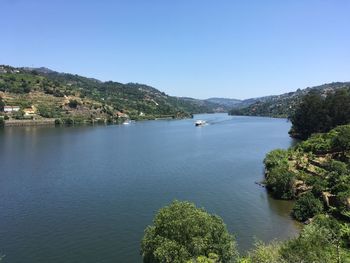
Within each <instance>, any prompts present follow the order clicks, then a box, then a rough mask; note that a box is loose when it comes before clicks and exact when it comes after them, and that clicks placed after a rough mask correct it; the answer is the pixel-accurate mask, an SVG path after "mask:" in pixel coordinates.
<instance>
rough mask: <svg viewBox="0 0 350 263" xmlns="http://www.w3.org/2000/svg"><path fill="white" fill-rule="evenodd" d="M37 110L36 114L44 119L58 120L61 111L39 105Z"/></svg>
mask: <svg viewBox="0 0 350 263" xmlns="http://www.w3.org/2000/svg"><path fill="white" fill-rule="evenodd" d="M37 109H38V114H39V115H40V116H42V117H44V118H59V117H60V116H61V111H60V110H59V109H58V108H56V107H52V106H50V105H46V104H39V105H38V107H37Z"/></svg>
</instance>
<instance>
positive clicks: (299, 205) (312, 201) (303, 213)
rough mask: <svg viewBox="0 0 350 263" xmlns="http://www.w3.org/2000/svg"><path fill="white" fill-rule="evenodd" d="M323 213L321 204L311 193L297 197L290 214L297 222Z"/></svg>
mask: <svg viewBox="0 0 350 263" xmlns="http://www.w3.org/2000/svg"><path fill="white" fill-rule="evenodd" d="M322 211H323V204H322V202H321V201H320V200H319V199H317V198H316V197H315V196H314V195H313V194H312V193H311V192H307V193H305V194H303V195H302V196H300V197H299V199H298V200H297V201H296V202H295V204H294V207H293V211H292V214H293V216H294V217H295V218H296V219H297V220H299V221H305V220H306V219H308V218H312V217H314V216H315V215H317V214H320V213H321V212H322Z"/></svg>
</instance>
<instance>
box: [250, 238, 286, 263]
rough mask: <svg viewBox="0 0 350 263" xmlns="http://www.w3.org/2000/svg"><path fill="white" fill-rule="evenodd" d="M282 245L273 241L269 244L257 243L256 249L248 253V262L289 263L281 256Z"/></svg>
mask: <svg viewBox="0 0 350 263" xmlns="http://www.w3.org/2000/svg"><path fill="white" fill-rule="evenodd" d="M280 248H281V243H278V242H275V241H272V242H271V243H269V244H265V243H264V242H261V241H257V242H255V244H254V249H253V250H251V251H249V252H248V257H247V262H249V263H250V262H251V263H284V262H285V263H287V262H286V261H284V260H283V259H282V257H281V255H280Z"/></svg>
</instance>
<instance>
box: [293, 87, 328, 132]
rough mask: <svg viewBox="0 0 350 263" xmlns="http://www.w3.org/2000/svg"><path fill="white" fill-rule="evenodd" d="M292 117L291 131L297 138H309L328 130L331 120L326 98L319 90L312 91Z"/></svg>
mask: <svg viewBox="0 0 350 263" xmlns="http://www.w3.org/2000/svg"><path fill="white" fill-rule="evenodd" d="M290 119H291V121H292V124H293V125H292V128H291V130H290V132H289V133H290V134H291V135H292V136H293V137H295V138H300V139H307V138H308V137H309V136H310V135H311V134H313V133H316V132H324V131H326V130H327V127H328V123H329V121H328V119H327V110H326V109H325V104H324V99H323V98H322V96H321V95H320V94H319V93H318V92H316V91H311V92H310V93H309V94H307V95H305V97H304V98H303V99H302V102H301V103H300V105H299V106H298V108H297V109H296V111H295V113H294V114H293V115H292V116H291V118H290Z"/></svg>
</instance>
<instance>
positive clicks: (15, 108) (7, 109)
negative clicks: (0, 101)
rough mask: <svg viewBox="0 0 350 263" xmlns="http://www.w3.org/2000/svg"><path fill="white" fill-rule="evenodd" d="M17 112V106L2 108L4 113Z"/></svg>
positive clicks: (18, 108)
mask: <svg viewBox="0 0 350 263" xmlns="http://www.w3.org/2000/svg"><path fill="white" fill-rule="evenodd" d="M19 110H20V107H19V106H4V112H15V111H19Z"/></svg>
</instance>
